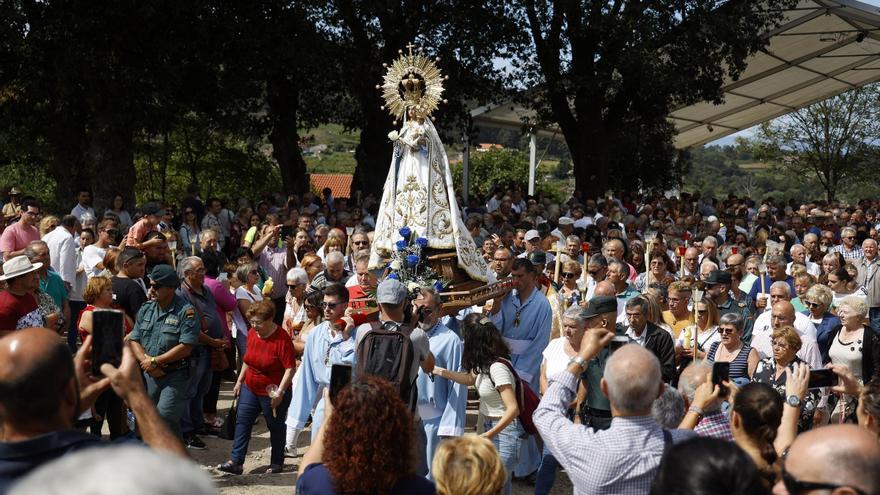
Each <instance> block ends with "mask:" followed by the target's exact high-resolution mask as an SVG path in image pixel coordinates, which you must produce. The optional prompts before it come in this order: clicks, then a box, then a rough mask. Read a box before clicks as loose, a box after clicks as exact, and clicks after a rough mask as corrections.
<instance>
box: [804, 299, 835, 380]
mask: <svg viewBox="0 0 880 495" xmlns="http://www.w3.org/2000/svg"><path fill="white" fill-rule="evenodd" d="M833 297H834V293H833V292H832V291H831V289H830V288H828V286H827V285H822V284H816V285H814V286H812V287H810V289H809V290H808V291H807V293H806V295H805V296H804V299H803V301H804V306H806V307H807V311H805V312H804V313H803V314H805V315H807V316H808V317H809V318H810V322H812V323H813V325H815V326H816V341H817V344H818V346H819V352H820V353H821V354H822V362H823V363H828V349H830V348H831V332H832V331H833V330H834V327H836V326H838V325H840V318H838V317H837V316H836V315H834V314H833V313H831V312H830V311H829V308H831V301H832V299H833Z"/></svg>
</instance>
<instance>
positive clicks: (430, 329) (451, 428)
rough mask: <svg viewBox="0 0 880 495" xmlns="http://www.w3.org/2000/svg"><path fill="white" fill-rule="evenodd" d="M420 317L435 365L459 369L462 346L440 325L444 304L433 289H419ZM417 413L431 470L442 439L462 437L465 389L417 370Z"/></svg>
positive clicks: (415, 306) (456, 337)
mask: <svg viewBox="0 0 880 495" xmlns="http://www.w3.org/2000/svg"><path fill="white" fill-rule="evenodd" d="M413 307H414V308H415V309H416V311H417V312H418V314H419V321H418V323H417V324H418V327H419V328H420V329H422V331H424V332H425V334H426V335H427V337H428V343H429V344H430V349H431V354H433V355H434V364H435V366H439V367H441V368H444V369H448V370H459V369H460V368H461V355H462V352H463V345H462V342H461V339H459V338H458V335H456V334H455V332H453V331H452V330H450V329H449V328H447V327H446V326H444V325H443V324H442V323H440V314H441V312H442V311H443V304H442V303H441V302H440V296H439V295H438V294H437V291H435V290H434V289H430V288H427V289H422V290H421V292H420V293H419V297H418V298H416V300H415V301H413ZM416 388H417V393H418V400H417V404H418V410H419V416H420V417H421V418H422V424H423V426H424V431H425V438H426V440H427V441H426V451H425V457H426V463H427V466H428V467H429V468H430V466H431V463H432V462H433V460H434V451H435V450H436V449H437V445H439V443H440V442H441V441H442V440H443V439H444V438H450V437H460V436H462V435H464V426H465V419H466V418H465V416H466V414H465V410H466V409H467V395H468V393H467V387H466V386H464V385H461V384H458V383H455V382H453V381H452V380H448V379H446V378H442V377H440V376H438V375H437V374H436V373H435V374H434V376H433V377H432V376H430V375H429V374H428V373H426V372H425V370H424V369H421V368H419V377H418V379H417V380H416Z"/></svg>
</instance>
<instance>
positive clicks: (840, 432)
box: [773, 425, 880, 495]
mask: <svg viewBox="0 0 880 495" xmlns="http://www.w3.org/2000/svg"><path fill="white" fill-rule="evenodd" d="M878 465H880V442H877V437H876V436H875V435H872V434H871V433H870V432H869V431H868V430H866V429H865V428H862V427H859V426H856V425H830V426H825V427H822V428H817V429H815V430H810V431H807V432H804V433H801V434H800V435H798V437H797V439H795V441H794V443H793V444H792V445H791V448H790V449H789V451H788V455H787V456H786V457H785V459H784V460H783V463H782V481H779V482H777V483H776V486H774V487H773V493H774V495H797V494H799V493H807V491H808V490H810V489H813V490H827V492H823V493H834V494H839V495H844V494H847V495H851V494H857V493H880V469H878V468H877V466H878ZM805 485H806V486H805ZM810 485H812V486H810ZM811 493H812V492H811Z"/></svg>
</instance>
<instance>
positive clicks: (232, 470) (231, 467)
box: [216, 461, 244, 474]
mask: <svg viewBox="0 0 880 495" xmlns="http://www.w3.org/2000/svg"><path fill="white" fill-rule="evenodd" d="M216 469H217V470H218V471H223V472H224V473H229V474H241V473H242V472H244V466H242V465H241V464H237V463H235V462H234V461H226V462H224V463H223V464H218V465H217V468H216Z"/></svg>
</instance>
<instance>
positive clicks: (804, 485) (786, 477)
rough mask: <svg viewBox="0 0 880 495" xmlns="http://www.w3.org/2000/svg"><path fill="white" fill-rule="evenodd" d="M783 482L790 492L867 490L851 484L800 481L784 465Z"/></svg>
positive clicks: (860, 491)
mask: <svg viewBox="0 0 880 495" xmlns="http://www.w3.org/2000/svg"><path fill="white" fill-rule="evenodd" d="M782 484H783V485H785V489H786V490H788V493H792V494H794V493H805V492H809V491H812V490H834V489H837V488H843V487H847V488H851V489H852V490H853V491H854V492H856V493H858V494H859V495H865V492H864V491H862V490H860V489H858V488H856V487H854V486H850V485H836V484H834V483H815V482H812V481H800V480H798V479H796V478H795V477H794V476H792V475H791V473H789V472H788V471H786V470H785V466H784V465H783V466H782Z"/></svg>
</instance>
